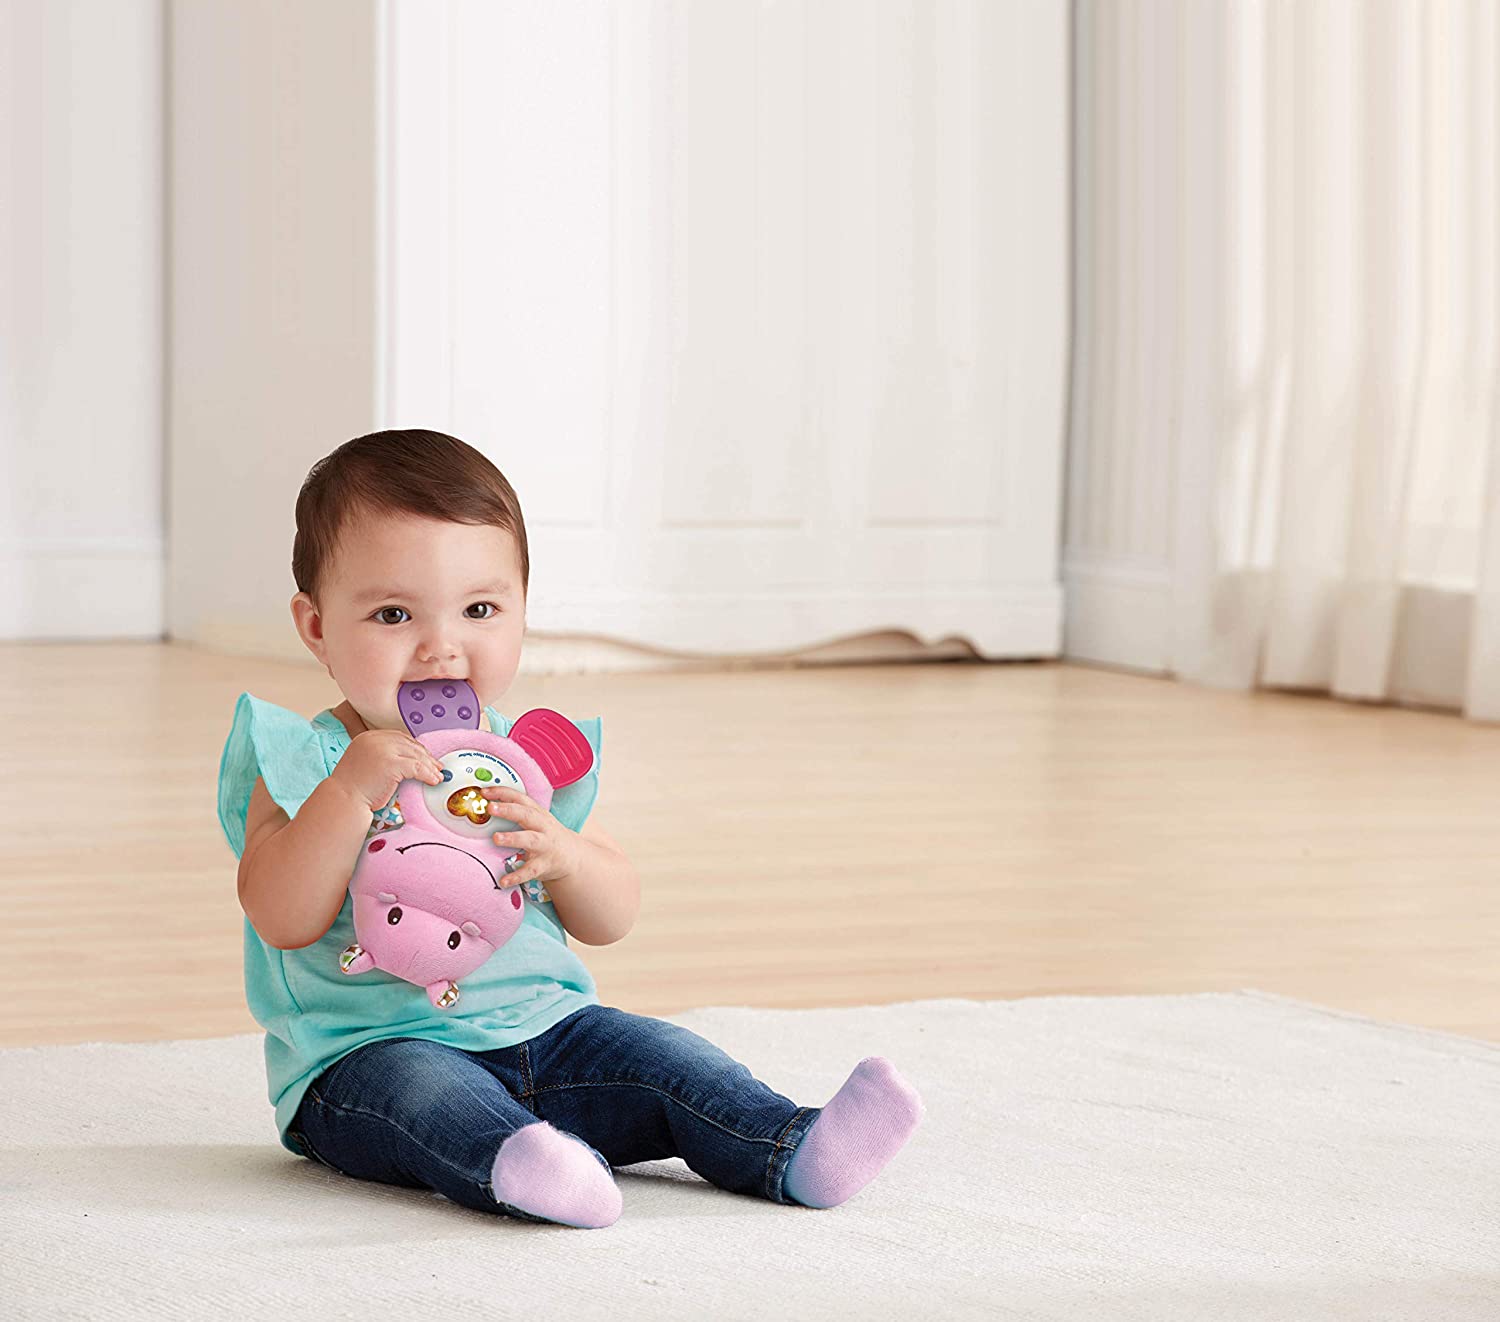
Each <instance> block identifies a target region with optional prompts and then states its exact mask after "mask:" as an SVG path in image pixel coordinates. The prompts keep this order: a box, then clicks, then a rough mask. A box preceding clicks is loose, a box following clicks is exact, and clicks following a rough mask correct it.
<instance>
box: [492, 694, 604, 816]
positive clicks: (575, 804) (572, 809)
mask: <svg viewBox="0 0 1500 1322" xmlns="http://www.w3.org/2000/svg"><path fill="white" fill-rule="evenodd" d="M485 712H486V714H487V715H488V716H489V718H490V729H492V730H494V731H495V732H496V733H497V734H503V735H508V734H509V733H510V727H511V726H512V725H513V724H515V722H514V721H511V720H508V719H507V718H506V717H504V716H502V715H501V714H500V713H499V712H497V711H496V710H495V709H494V708H493V707H486V708H485ZM568 719H569V720H572V719H573V718H572V717H569V718H568ZM573 724H574V725H576V726H577V727H578V728H579V729H580V730H582V731H583V737H584V738H585V739H587V740H588V741H589V747H590V748H592V749H593V750H594V765H593V766H592V767H590V768H589V773H588V775H586V776H585V777H584V778H583V779H582V780H575V781H574V782H573V783H572V784H571V785H564V786H563V787H562V789H560V790H558V791H557V792H556V793H554V794H553V796H552V815H553V816H554V817H556V818H557V820H558V821H560V822H561V823H562V824H563V825H564V826H566V827H567V828H568V829H569V830H570V831H581V830H582V829H583V824H584V822H586V821H587V820H588V816H589V813H590V812H592V811H593V808H594V800H595V799H597V798H598V797H599V748H600V739H601V735H602V726H603V721H602V720H601V719H600V718H599V717H597V716H593V717H590V718H589V719H588V720H586V721H577V720H575V721H573Z"/></svg>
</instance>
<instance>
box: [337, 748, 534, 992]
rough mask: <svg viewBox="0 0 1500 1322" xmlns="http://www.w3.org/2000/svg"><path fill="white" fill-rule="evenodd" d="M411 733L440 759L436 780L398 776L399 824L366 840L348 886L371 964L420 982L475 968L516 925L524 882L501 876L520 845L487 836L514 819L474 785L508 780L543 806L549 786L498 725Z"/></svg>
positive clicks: (509, 827) (508, 827) (358, 931)
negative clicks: (493, 730) (505, 845)
mask: <svg viewBox="0 0 1500 1322" xmlns="http://www.w3.org/2000/svg"><path fill="white" fill-rule="evenodd" d="M417 739H418V741H419V742H420V743H422V744H423V745H424V746H425V747H426V748H427V749H428V751H429V752H431V753H432V755H433V756H434V757H436V758H437V759H438V761H439V763H440V764H441V765H442V768H443V777H444V779H443V783H442V784H441V785H428V784H426V783H425V782H423V781H417V780H409V781H402V782H401V786H400V788H399V789H398V791H397V798H399V799H400V800H401V815H402V818H403V819H404V821H403V824H402V825H401V826H400V827H398V828H397V829H396V830H394V831H386V832H383V833H381V834H380V835H377V836H376V837H375V838H374V839H372V840H367V841H366V842H365V844H364V846H363V848H362V849H361V851H360V856H359V862H358V863H357V864H356V865H355V869H354V875H353V877H352V878H351V880H350V882H349V890H350V893H351V894H352V895H353V897H354V930H355V934H356V936H357V937H358V940H359V944H360V946H361V947H363V949H364V950H365V951H366V952H367V953H368V954H369V956H370V958H371V960H372V961H373V963H374V965H375V966H376V967H377V968H382V969H384V970H385V971H386V972H387V973H394V974H395V975H396V976H397V977H399V978H405V979H406V980H407V981H408V982H416V983H420V984H422V985H423V986H426V985H428V984H430V983H433V982H435V981H437V980H439V979H440V978H446V979H448V980H449V981H457V980H458V979H459V978H461V977H463V976H464V974H466V973H470V972H472V971H473V970H474V969H476V968H478V967H479V966H480V965H481V964H483V963H484V961H485V960H487V959H488V958H489V957H490V956H491V955H492V954H494V953H495V951H496V950H498V949H499V948H500V947H501V946H502V945H504V944H505V943H506V942H507V941H508V940H509V939H510V938H511V937H512V936H513V935H514V934H515V931H516V929H517V928H518V927H519V926H520V925H521V919H522V917H523V913H522V908H523V904H524V897H523V895H522V892H521V890H520V889H519V888H518V887H505V886H504V885H503V884H502V881H501V878H502V877H503V876H504V875H505V863H506V861H507V860H508V859H510V858H512V857H514V855H515V854H516V852H517V851H516V850H514V849H502V848H501V847H500V846H499V845H497V844H495V842H494V840H493V839H492V838H491V837H492V836H493V835H494V833H495V832H496V831H508V830H513V829H515V828H514V824H513V823H511V822H509V821H507V820H506V819H505V818H502V817H498V816H496V815H495V814H493V813H492V812H491V811H490V809H491V807H492V806H494V805H492V803H491V801H490V800H489V799H486V798H485V797H484V796H483V794H482V793H481V791H482V790H483V789H484V788H485V787H486V786H488V785H504V786H509V787H511V788H514V789H518V790H521V791H522V792H523V793H525V794H527V795H529V796H530V797H531V798H532V799H534V800H535V801H536V802H537V803H538V804H540V805H541V806H542V807H544V808H545V807H548V806H550V805H551V802H552V786H551V784H550V783H549V782H548V780H547V778H546V776H544V775H543V774H542V771H541V768H540V767H538V766H537V764H536V762H535V760H534V759H533V758H532V757H531V756H530V755H529V754H528V753H527V752H526V750H525V749H524V748H522V747H520V746H519V745H518V744H516V743H513V742H512V741H511V740H509V739H506V738H505V737H504V736H502V735H495V734H487V733H485V732H483V731H479V730H435V731H433V732H432V733H431V734H424V735H418V736H417Z"/></svg>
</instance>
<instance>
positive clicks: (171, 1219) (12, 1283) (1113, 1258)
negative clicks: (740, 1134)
mask: <svg viewBox="0 0 1500 1322" xmlns="http://www.w3.org/2000/svg"><path fill="white" fill-rule="evenodd" d="M669 1017H670V1018H671V1019H672V1020H673V1022H675V1023H679V1024H683V1025H685V1026H686V1027H689V1028H692V1029H694V1030H695V1031H697V1032H699V1033H702V1034H703V1035H704V1036H705V1037H708V1038H710V1039H711V1040H713V1041H714V1042H717V1043H718V1044H719V1045H721V1046H723V1047H724V1048H725V1049H726V1050H727V1051H729V1052H730V1053H731V1054H732V1055H734V1056H736V1057H738V1058H739V1059H740V1060H742V1061H743V1062H744V1063H745V1064H746V1065H748V1066H749V1067H750V1069H751V1070H752V1071H753V1072H754V1073H755V1074H757V1075H758V1076H759V1077H760V1078H762V1079H764V1080H765V1081H766V1082H767V1083H769V1084H770V1085H771V1086H772V1087H774V1088H776V1089H777V1090H778V1091H780V1092H783V1093H785V1094H786V1095H787V1096H789V1097H791V1098H793V1099H795V1100H797V1101H799V1102H807V1103H811V1104H814V1105H817V1104H821V1103H823V1102H825V1101H826V1100H827V1099H828V1097H829V1096H830V1095H831V1094H832V1093H833V1091H834V1089H835V1088H837V1086H838V1085H839V1083H841V1082H842V1081H843V1079H844V1077H845V1075H846V1074H847V1073H848V1071H849V1069H851V1068H852V1067H853V1065H854V1063H855V1061H856V1060H858V1059H859V1057H861V1056H866V1055H885V1056H889V1057H890V1058H891V1059H892V1060H894V1061H895V1062H896V1063H897V1065H898V1066H899V1068H900V1069H901V1070H902V1071H903V1072H904V1073H905V1074H906V1075H907V1077H909V1078H910V1079H911V1080H912V1081H913V1082H914V1083H915V1084H916V1086H917V1087H918V1089H919V1090H920V1091H921V1093H922V1095H923V1097H924V1099H925V1101H926V1103H927V1116H926V1118H925V1120H924V1121H923V1124H922V1126H921V1128H920V1129H919V1130H918V1131H917V1134H916V1136H915V1137H914V1138H913V1139H912V1141H911V1143H910V1144H908V1146H907V1147H906V1148H905V1149H904V1150H903V1151H902V1152H901V1153H900V1154H898V1155H897V1157H896V1158H895V1160H894V1161H893V1162H892V1163H891V1164H890V1166H888V1167H887V1168H886V1170H885V1171H884V1172H883V1173H882V1175H881V1176H880V1177H879V1178H878V1179H877V1180H876V1181H875V1182H874V1183H873V1184H871V1185H869V1186H868V1187H867V1188H866V1189H864V1190H863V1191H862V1192H861V1193H860V1194H858V1195H857V1196H856V1197H855V1198H853V1199H852V1200H851V1201H850V1202H848V1203H846V1204H844V1205H843V1206H842V1207H838V1208H833V1209H830V1210H828V1211H814V1210H812V1209H809V1208H796V1207H783V1206H780V1205H778V1204H774V1203H769V1202H765V1201H763V1200H760V1199H755V1198H750V1197H746V1196H742V1195H736V1194H730V1193H725V1192H723V1191H721V1190H718V1189H716V1188H714V1187H713V1186H711V1185H709V1184H707V1183H705V1182H704V1181H702V1180H700V1179H699V1178H698V1177H697V1176H696V1175H694V1174H692V1172H690V1171H689V1170H688V1169H687V1167H686V1166H684V1165H683V1164H682V1163H681V1162H680V1161H676V1160H673V1161H666V1162H653V1163H650V1164H645V1165H640V1166H633V1167H627V1168H625V1169H624V1170H622V1171H621V1172H620V1174H619V1180H620V1184H621V1187H622V1189H623V1192H624V1196H625V1211H624V1214H623V1216H622V1217H621V1219H620V1220H619V1221H618V1222H616V1223H615V1225H614V1226H612V1227H609V1228H608V1229H605V1230H573V1229H570V1228H567V1227H554V1226H543V1225H536V1224H531V1223H524V1222H518V1221H515V1220H513V1219H508V1218H504V1217H498V1216H497V1217H490V1216H486V1215H485V1214H484V1213H482V1212H475V1211H470V1210H468V1209H466V1208H462V1207H459V1206H457V1205H456V1204H454V1203H451V1202H448V1201H447V1200H445V1199H442V1198H441V1197H439V1196H438V1195H436V1194H429V1193H424V1192H423V1191H420V1190H410V1189H400V1188H395V1187H391V1186H385V1185H378V1184H370V1183H362V1182H359V1181H355V1180H350V1179H348V1178H346V1177H344V1176H340V1175H337V1174H335V1173H334V1172H332V1171H330V1170H327V1169H325V1168H323V1167H321V1166H317V1165H315V1164H313V1163H312V1162H309V1161H306V1160H303V1159H300V1158H297V1157H294V1156H292V1155H291V1154H290V1153H288V1152H286V1151H285V1150H283V1149H282V1148H281V1147H280V1146H279V1144H278V1143H277V1141H276V1135H275V1131H274V1128H273V1126H272V1119H271V1110H270V1107H269V1105H268V1103H267V1102H266V1100H265V1095H264V1091H263V1088H264V1081H263V1077H262V1067H261V1039H260V1038H259V1036H244V1037H230V1038H219V1039H214V1040H209V1041H186V1042H166V1043H156V1044H151V1045H90V1046H76V1047H51V1048H41V1047H37V1048H18V1049H10V1050H5V1051H0V1102H3V1108H4V1109H3V1114H0V1119H3V1121H4V1135H3V1138H0V1315H3V1316H4V1317H6V1318H28V1319H29V1318H53V1317H79V1318H82V1317H87V1318H91V1319H92V1318H125V1317H128V1318H192V1319H195V1320H197V1319H203V1318H208V1317H219V1316H236V1317H239V1316H258V1315H264V1314H266V1313H268V1312H270V1313H274V1314H276V1315H278V1316H289V1317H298V1316H303V1317H316V1318H319V1319H328V1318H359V1319H369V1318H380V1317H387V1316H390V1317H401V1318H403V1319H409V1320H410V1322H426V1319H432V1322H437V1319H440V1318H454V1317H460V1318H461V1317H481V1316H484V1317H491V1316H494V1317H521V1318H543V1319H551V1318H562V1319H569V1320H570V1322H571V1319H582V1318H611V1319H634V1318H652V1319H656V1318H715V1319H739V1318H746V1319H748V1318H790V1319H802V1318H819V1317H830V1318H839V1319H862V1318H918V1319H925V1318H943V1319H947V1318H979V1317H983V1318H1001V1319H1004V1318H1028V1319H1030V1318H1049V1319H1051V1318H1055V1319H1066V1322H1085V1320H1087V1322H1096V1320H1105V1322H1108V1320H1111V1319H1141V1320H1142V1322H1148V1320H1149V1322H1175V1320H1176V1319H1191V1320H1192V1322H1207V1320H1210V1319H1211V1320H1212V1322H1232V1320H1236V1319H1247V1320H1248V1319H1254V1320H1255V1322H1271V1320H1273V1319H1274V1320H1275V1322H1282V1320H1287V1322H1292V1320H1295V1322H1305V1320H1308V1319H1362V1320H1363V1319H1369V1320H1370V1322H1376V1320H1378V1322H1396V1320H1397V1319H1401V1320H1403V1322H1405V1320H1407V1319H1429V1318H1430V1319H1441V1320H1442V1322H1459V1320H1460V1319H1463V1320H1467V1319H1474V1320H1475V1322H1480V1320H1481V1319H1482V1320H1483V1322H1496V1319H1500V1047H1496V1046H1492V1045H1488V1044H1486V1043H1482V1042H1477V1041H1471V1040H1469V1039H1466V1038H1458V1037H1451V1036H1445V1035H1443V1034H1439V1033H1431V1032H1426V1031H1423V1030H1418V1029H1412V1028H1405V1027H1400V1026H1396V1025H1388V1024H1381V1023H1376V1022H1373V1021H1370V1020H1365V1019H1360V1018H1357V1017H1355V1016H1351V1015H1346V1014H1341V1013H1337V1012H1334V1011H1329V1010H1323V1009H1320V1008H1318V1007H1316V1006H1311V1005H1304V1004H1301V1003H1299V1002H1294V1001H1287V1000H1283V999H1281V998H1278V997H1272V996H1267V995H1264V994H1262V993H1258V992H1241V993H1234V994H1224V995H1204V996H1170V997H1119V998H1084V997H1058V998H1046V999H1034V1000H1021V1001H990V1002H979V1001H963V1000H930V1001H914V1002H907V1003H904V1004H900V1005H888V1006H870V1007H861V1008H856V1009H833V1010H756V1009H747V1008H737V1007H736V1008H725V1007H717V1008H710V1009H701V1010H694V1011H691V1012H688V1013H685V1014H681V1015H673V1016H669Z"/></svg>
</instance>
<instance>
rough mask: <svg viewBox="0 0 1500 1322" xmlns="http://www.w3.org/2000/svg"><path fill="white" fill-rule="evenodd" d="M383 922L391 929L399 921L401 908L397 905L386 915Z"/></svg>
mask: <svg viewBox="0 0 1500 1322" xmlns="http://www.w3.org/2000/svg"><path fill="white" fill-rule="evenodd" d="M385 920H386V922H388V923H389V924H390V925H391V926H392V927H394V926H395V925H396V924H397V923H399V922H400V921H401V906H400V905H399V904H398V905H397V906H396V907H395V908H393V909H392V910H391V911H390V913H388V914H386V916H385Z"/></svg>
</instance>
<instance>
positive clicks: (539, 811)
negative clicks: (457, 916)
mask: <svg viewBox="0 0 1500 1322" xmlns="http://www.w3.org/2000/svg"><path fill="white" fill-rule="evenodd" d="M480 793H481V794H483V795H484V797H485V798H486V799H488V800H490V802H491V804H492V805H493V806H492V807H491V808H490V812H491V814H492V815H493V816H496V817H503V818H505V820H507V821H510V822H514V823H515V824H516V825H517V826H518V827H520V828H521V829H520V830H518V831H496V832H495V833H494V836H493V839H494V841H495V843H496V844H497V845H499V846H500V847H501V848H502V849H519V850H522V851H524V853H525V855H526V857H525V860H524V861H523V862H522V863H521V866H520V867H518V868H517V869H516V870H515V871H514V872H511V873H508V874H506V875H505V876H504V877H502V878H501V884H502V885H504V886H514V885H517V884H518V883H520V882H523V881H531V880H533V879H535V880H537V881H541V882H548V881H556V880H557V879H558V878H559V877H566V876H569V875H571V874H572V873H573V872H575V871H577V867H578V854H579V850H578V842H579V836H578V833H577V832H576V831H570V830H569V829H568V828H567V827H566V826H564V825H563V824H562V823H561V822H560V821H558V820H557V818H556V817H554V816H553V815H552V814H551V813H550V812H548V811H547V810H546V809H545V808H543V807H542V806H541V804H539V803H537V801H536V800H535V799H533V798H531V797H529V796H528V795H526V794H523V793H522V792H521V791H520V790H517V789H511V788H510V787H509V786H504V785H486V786H485V787H484V788H483V789H482V790H481V791H480Z"/></svg>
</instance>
